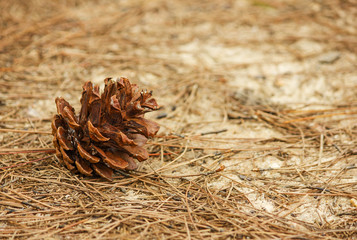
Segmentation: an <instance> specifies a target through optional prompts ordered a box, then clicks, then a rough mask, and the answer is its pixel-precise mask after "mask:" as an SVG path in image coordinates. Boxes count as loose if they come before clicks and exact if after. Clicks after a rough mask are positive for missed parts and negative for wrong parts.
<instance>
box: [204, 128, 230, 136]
mask: <svg viewBox="0 0 357 240" xmlns="http://www.w3.org/2000/svg"><path fill="white" fill-rule="evenodd" d="M227 131H228V130H227V129H222V130H218V131H210V132H204V133H201V136H204V135H209V134H218V133H223V132H227Z"/></svg>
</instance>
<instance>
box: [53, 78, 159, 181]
mask: <svg viewBox="0 0 357 240" xmlns="http://www.w3.org/2000/svg"><path fill="white" fill-rule="evenodd" d="M104 82H105V88H104V92H103V93H102V94H101V95H100V93H99V87H98V86H94V87H93V84H92V83H91V82H87V83H85V84H84V86H83V92H82V97H81V100H80V102H81V104H82V107H81V110H80V112H79V115H76V114H75V110H74V108H73V107H72V106H71V105H70V104H69V103H68V102H67V101H66V100H64V99H63V98H56V106H57V112H58V114H57V115H55V116H54V118H53V120H52V123H51V126H52V134H53V135H54V140H53V144H54V146H55V148H56V156H57V157H58V158H59V159H60V162H61V163H62V164H64V165H65V166H66V167H67V168H68V169H69V170H71V171H79V172H80V173H82V174H84V175H86V176H92V175H93V173H96V174H97V175H99V176H101V177H103V178H105V179H107V180H112V174H113V170H118V169H122V170H134V169H136V168H137V164H136V162H135V159H137V160H138V161H144V160H146V159H148V158H149V154H148V152H147V150H146V149H145V148H143V146H144V145H145V143H146V142H147V140H148V138H149V137H153V136H155V134H156V133H157V132H158V130H159V125H158V124H157V123H155V122H153V121H150V120H147V119H145V118H144V114H145V113H146V112H149V111H152V110H157V109H158V105H157V103H156V101H155V99H153V98H151V92H146V91H145V92H143V91H141V92H139V91H138V86H137V85H135V84H131V83H130V81H129V80H128V79H126V78H120V79H119V80H116V81H113V80H112V79H110V78H107V79H105V80H104Z"/></svg>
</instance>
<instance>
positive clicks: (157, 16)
mask: <svg viewBox="0 0 357 240" xmlns="http://www.w3.org/2000/svg"><path fill="white" fill-rule="evenodd" d="M356 6H357V2H356V1H354V0H349V1H338V0H331V1H307V0H306V1H305V0H304V1H294V0H291V1H282V0H274V1H263V0H259V1H255V0H244V1H218V0H217V1H215V0H214V1H208V2H205V1H203V2H202V1H196V0H191V1H169V2H166V1H160V0H155V1H141V0H135V1H105V0H98V1H67V2H66V3H64V2H62V1H51V2H47V1H26V2H24V1H11V3H10V2H6V1H3V2H1V3H0V9H1V10H0V11H1V17H0V63H1V64H0V90H1V91H0V113H1V115H0V128H1V129H0V130H1V132H0V154H1V155H0V157H1V160H0V169H1V170H0V186H1V188H2V189H1V192H0V209H1V213H0V237H2V238H4V239H5V238H9V239H10V238H13V239H94V238H96V239H98V238H99V239H118V238H120V239H134V238H138V239H202V238H209V239H249V238H268V239H272V238H281V239H297V238H303V239H341V238H346V239H356V238H357V231H356V229H357V225H356V214H357V208H356V206H355V205H354V204H353V203H354V201H356V200H357V194H356V193H357V158H356V151H357V150H356V149H357V148H356V139H357V138H356V135H357V131H356V127H357V125H356V114H357V112H356V109H357V99H356V96H357V74H356V62H357V47H356V46H357V44H356V40H355V39H356V35H357V28H356V26H355V22H357V17H356V16H357V14H356V13H357V7H356ZM120 76H125V77H128V78H129V79H130V80H131V81H132V82H134V83H137V84H138V85H140V87H141V88H142V89H148V90H153V94H154V97H155V98H156V99H157V101H158V103H159V104H160V106H161V108H160V110H159V111H157V112H154V113H150V114H148V118H150V119H152V120H155V121H157V122H158V123H159V124H160V126H161V129H160V131H159V133H158V136H157V137H156V138H153V139H151V140H150V142H149V144H148V145H147V148H148V149H149V151H150V152H151V153H152V154H153V156H152V157H151V158H150V159H149V160H147V161H145V162H142V163H140V167H139V169H138V170H137V171H133V172H129V173H127V174H129V175H127V174H126V175H121V174H120V173H117V174H116V177H115V180H114V181H113V182H107V181H105V180H103V179H100V178H98V177H95V176H94V177H83V176H81V175H79V174H73V173H71V172H69V171H68V170H67V169H66V168H65V167H63V166H61V165H60V164H59V163H58V162H57V160H56V159H55V157H54V156H53V154H49V153H48V151H51V150H53V146H52V136H51V133H50V128H51V127H50V120H51V117H52V116H53V114H55V112H56V107H55V104H54V99H55V97H56V96H62V97H64V98H65V99H66V100H67V101H69V102H70V103H71V104H72V105H73V106H74V107H75V109H77V111H78V110H79V108H80V103H79V98H80V95H81V89H82V85H83V83H84V82H86V81H88V80H91V81H92V82H93V83H95V84H99V85H101V86H102V88H103V80H104V78H106V77H120ZM160 116H161V117H160ZM162 116H164V117H162ZM29 151H30V152H29ZM46 151H47V152H46ZM43 158H45V159H43ZM223 168H224V169H223Z"/></svg>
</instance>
